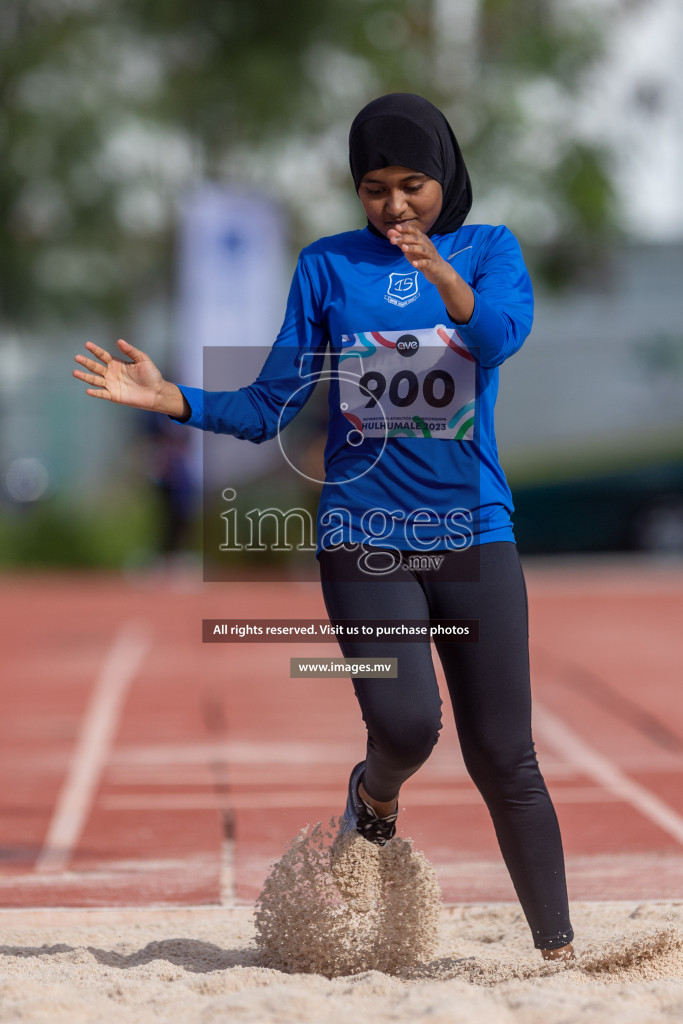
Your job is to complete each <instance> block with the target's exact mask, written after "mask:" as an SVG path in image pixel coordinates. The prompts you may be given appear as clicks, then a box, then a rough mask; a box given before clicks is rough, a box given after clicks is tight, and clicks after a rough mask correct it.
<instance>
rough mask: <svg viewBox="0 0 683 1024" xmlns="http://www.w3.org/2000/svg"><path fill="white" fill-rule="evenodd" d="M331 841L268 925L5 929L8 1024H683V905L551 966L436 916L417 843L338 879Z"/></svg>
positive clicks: (348, 858) (46, 915) (589, 933)
mask: <svg viewBox="0 0 683 1024" xmlns="http://www.w3.org/2000/svg"><path fill="white" fill-rule="evenodd" d="M329 840H330V835H329V833H327V834H325V832H324V830H322V829H321V828H320V827H316V828H313V829H308V830H304V832H303V833H302V834H301V835H300V836H299V837H298V838H297V840H295V842H294V843H293V844H292V845H291V846H290V848H289V850H288V851H287V852H286V853H285V855H284V856H283V858H282V859H281V861H280V862H279V864H278V865H277V866H276V870H274V871H273V873H272V874H271V884H270V886H266V887H264V891H263V893H262V897H261V900H260V901H259V905H258V907H257V913H258V915H259V916H258V918H255V913H254V908H252V907H239V908H222V907H204V908H185V909H181V908H178V909H172V910H171V909H161V908H159V909H147V910H145V909H142V910H137V909H136V910H133V909H129V910H125V909H112V910H103V909H92V910H61V911H59V910H57V911H55V910H27V911H20V910H5V911H0V1022H3V1024H4V1022H10V1021H11V1022H17V1021H22V1022H45V1024H48V1022H49V1024H86V1022H87V1024H109V1022H112V1024H114V1022H116V1024H119V1022H121V1021H125V1022H126V1024H152V1022H154V1024H165V1022H168V1024H171V1022H173V1024H178V1022H182V1024H195V1022H196V1024H200V1022H201V1024H219V1022H224V1021H226V1020H230V1021H231V1024H233V1022H236V1024H241V1022H245V1024H246V1022H249V1024H270V1022H273V1024H289V1022H291V1024H307V1022H311V1024H319V1022H320V1021H325V1024H348V1021H349V1020H350V1019H352V1020H353V1019H357V1020H366V1019H367V1020H375V1021H392V1022H403V1021H405V1022H411V1024H413V1022H414V1021H416V1020H423V1019H425V1020H429V1021H430V1024H471V1022H472V1021H473V1020H477V1021H482V1022H485V1024H547V1022H548V1021H560V1022H562V1021H565V1022H568V1021H574V1020H581V1022H582V1024H612V1022H616V1021H618V1022H619V1024H659V1022H662V1024H664V1022H668V1024H673V1022H678V1021H680V1020H683V945H682V942H681V934H682V932H683V901H681V902H666V903H664V902H662V903H656V902H654V903H635V902H634V903H623V902H621V903H599V904H598V903H583V904H581V903H574V904H573V905H572V918H573V923H574V927H575V930H576V934H577V938H576V941H575V948H576V951H577V954H578V958H577V960H576V961H575V962H573V963H569V964H567V963H557V962H556V963H551V962H545V961H543V960H542V959H541V958H540V955H539V954H538V953H537V952H536V951H535V950H534V949H533V948H532V947H531V941H530V935H529V930H528V927H527V924H526V922H525V920H524V918H523V916H522V913H521V911H520V908H519V906H518V905H517V904H494V905H485V904H473V905H470V906H455V907H453V906H451V907H442V906H441V905H440V900H439V894H438V889H437V888H436V887H435V883H434V877H433V872H432V870H431V868H430V866H429V864H428V863H427V862H426V861H425V859H424V858H423V857H422V855H421V854H419V853H417V852H416V851H414V850H413V848H412V844H411V843H410V841H409V840H402V841H400V842H396V841H395V840H394V841H392V843H389V844H388V845H387V846H386V847H385V848H384V849H382V850H379V851H377V849H374V850H372V851H370V852H369V854H367V856H366V853H367V851H366V850H365V849H364V848H362V847H361V848H359V847H357V846H355V845H354V844H353V843H349V844H348V845H347V844H344V846H343V847H342V848H341V850H337V854H339V855H340V856H341V860H340V861H339V862H338V863H336V864H335V861H334V859H333V860H331V859H330V848H329V846H330V844H329ZM362 842H363V843H365V840H362ZM366 845H369V844H366ZM397 880H401V881H402V882H403V889H404V890H407V891H403V892H398V891H397V889H400V888H401V887H397V886H396V885H395V884H393V883H395V882H396V881H397ZM340 881H341V888H342V889H343V890H344V893H343V898H340V886H339V882H340ZM345 901H346V902H345ZM350 904H353V906H351V905H350ZM344 907H346V915H345V912H344ZM352 935H355V937H356V940H357V941H355V942H352V941H351V936H352ZM316 936H317V937H316ZM411 936H412V939H413V941H412V943H411V942H409V941H407V940H408V939H409V938H410V937H411ZM307 937H308V940H309V941H308V945H307V946H306V948H303V947H302V945H301V942H302V940H306V938H307ZM311 937H313V938H314V941H311ZM416 949H418V950H419V951H420V956H416V955H415V950H416ZM367 965H370V967H369V969H368V966H367ZM345 972H346V973H345Z"/></svg>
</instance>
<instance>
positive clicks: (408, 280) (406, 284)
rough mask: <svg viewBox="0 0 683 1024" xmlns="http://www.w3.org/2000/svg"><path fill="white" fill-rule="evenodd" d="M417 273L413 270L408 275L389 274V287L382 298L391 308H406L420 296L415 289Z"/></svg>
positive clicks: (417, 289)
mask: <svg viewBox="0 0 683 1024" xmlns="http://www.w3.org/2000/svg"><path fill="white" fill-rule="evenodd" d="M417 275H418V271H417V270H413V271H412V272H411V273H410V274H389V287H388V288H387V293H386V295H385V296H384V298H385V299H386V300H387V302H390V303H391V304H392V306H401V307H403V306H407V305H408V304H409V303H410V302H415V299H416V298H417V297H418V295H419V294H420V290H419V288H418V287H417Z"/></svg>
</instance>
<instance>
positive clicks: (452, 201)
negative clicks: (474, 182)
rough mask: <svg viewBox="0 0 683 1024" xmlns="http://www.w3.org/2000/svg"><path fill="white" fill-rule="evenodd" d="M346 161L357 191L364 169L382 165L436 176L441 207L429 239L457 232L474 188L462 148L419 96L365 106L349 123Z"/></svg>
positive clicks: (384, 99)
mask: <svg viewBox="0 0 683 1024" xmlns="http://www.w3.org/2000/svg"><path fill="white" fill-rule="evenodd" d="M349 162H350V164H351V174H352V175H353V180H354V183H355V186H356V192H357V191H358V188H359V186H360V183H361V180H362V178H363V177H364V176H365V175H366V174H367V173H368V171H376V170H379V169H380V168H382V167H394V166H395V167H411V168H413V170H416V171H421V172H422V173H423V174H428V175H429V177H430V178H435V179H436V180H437V181H438V182H439V184H440V185H441V188H442V190H443V204H442V206H441V213H440V214H439V216H438V218H437V220H436V222H435V223H434V224H433V226H432V227H431V228H430V230H429V232H428V234H430V235H444V234H448V232H450V231H456V230H457V229H458V228H459V227H460V225H461V224H462V223H463V221H464V220H465V217H466V216H467V214H468V213H469V212H470V207H471V206H472V186H471V184H470V178H469V175H468V173H467V168H466V167H465V161H464V160H463V158H462V153H461V152H460V147H459V145H458V143H457V140H456V138H455V135H454V134H453V131H452V129H451V126H450V125H449V123H448V121H447V120H446V118H445V117H444V115H443V114H442V113H441V111H440V110H438V109H437V108H436V107H435V106H434V105H433V104H432V103H430V102H429V100H425V99H423V98H422V96H415V95H413V93H410V92H392V93H389V95H387V96H380V97H379V98H378V99H376V100H372V101H371V102H370V103H368V104H367V106H365V107H363V109H362V110H361V111H360V113H359V114H357V115H356V117H355V118H354V121H353V124H352V125H351V131H350V133H349ZM368 227H369V228H370V230H371V231H372V232H373V234H375V235H380V237H381V238H384V237H385V236H384V235H382V234H381V232H380V231H377V229H376V228H374V227H373V226H372V224H369V223H368Z"/></svg>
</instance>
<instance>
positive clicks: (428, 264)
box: [387, 221, 454, 288]
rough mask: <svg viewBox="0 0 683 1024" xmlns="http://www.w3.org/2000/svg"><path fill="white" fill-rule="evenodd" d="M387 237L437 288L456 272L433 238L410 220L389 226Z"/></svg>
mask: <svg viewBox="0 0 683 1024" xmlns="http://www.w3.org/2000/svg"><path fill="white" fill-rule="evenodd" d="M387 238H388V239H389V241H390V242H391V244H392V245H397V246H398V247H399V249H400V250H401V252H402V253H403V255H404V256H405V258H406V259H407V260H408V262H409V263H410V265H411V266H413V267H415V269H416V270H419V271H420V273H421V274H424V276H425V277H426V278H427V280H428V281H430V282H431V283H432V284H434V285H436V286H437V288H438V287H439V285H442V284H445V283H446V281H447V280H448V278H449V276H450V275H452V274H453V273H454V271H453V268H452V267H451V266H450V265H449V264H448V263H446V260H445V259H444V258H443V256H441V255H439V253H438V252H437V250H436V246H435V245H434V243H433V242H432V240H431V239H430V238H428V236H427V235H425V234H423V232H422V231H420V229H419V228H417V227H415V225H414V224H412V223H411V222H410V221H406V223H405V224H397V225H396V227H395V228H389V230H388V231H387Z"/></svg>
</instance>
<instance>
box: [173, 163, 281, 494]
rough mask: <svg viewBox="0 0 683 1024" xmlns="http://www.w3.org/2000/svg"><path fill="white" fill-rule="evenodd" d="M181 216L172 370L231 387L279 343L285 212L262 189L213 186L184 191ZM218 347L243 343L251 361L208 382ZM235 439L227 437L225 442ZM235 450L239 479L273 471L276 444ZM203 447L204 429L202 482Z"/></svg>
mask: <svg viewBox="0 0 683 1024" xmlns="http://www.w3.org/2000/svg"><path fill="white" fill-rule="evenodd" d="M180 216H181V221H180V248H179V265H178V317H177V324H178V333H177V337H176V338H175V343H174V351H173V356H172V360H173V366H172V367H171V369H170V373H171V376H172V379H174V380H176V381H177V382H178V383H179V384H186V385H189V386H191V387H199V388H201V387H206V388H207V389H208V390H211V391H223V390H225V391H229V390H233V389H235V388H237V387H241V386H243V385H245V384H248V383H251V381H252V380H253V379H254V378H255V377H256V376H257V375H258V372H259V370H260V369H261V366H262V363H263V353H264V350H265V351H267V350H268V349H269V348H270V346H271V345H272V343H273V342H274V341H275V338H276V337H277V333H278V331H279V329H280V325H281V323H282V319H283V317H284V311H285V302H286V297H287V286H288V272H287V266H288V258H287V257H288V253H287V244H286V241H287V240H286V220H285V216H284V213H283V211H282V209H281V208H280V207H279V206H278V205H277V204H276V203H274V202H273V201H272V200H270V199H268V198H267V197H266V196H263V195H260V194H259V193H257V192H251V191H249V190H246V189H242V188H235V187H230V186H223V185H217V184H209V183H206V184H203V185H200V186H198V187H197V188H195V189H194V190H193V191H192V192H190V193H189V194H188V195H187V196H186V198H185V200H184V202H183V204H182V206H181V215H180ZM216 345H219V346H226V345H227V346H233V345H234V346H240V349H241V352H242V357H243V361H244V362H245V365H244V366H243V367H241V370H242V371H243V372H241V373H240V378H241V379H240V380H239V381H231V380H222V379H211V380H209V381H204V380H203V365H204V360H203V350H204V348H209V347H213V346H216ZM250 351H253V353H254V359H253V365H251V360H249V353H250ZM247 362H248V363H250V365H246V363H247ZM194 435H196V436H194ZM229 440H230V439H228V438H223V439H222V443H223V445H224V446H225V445H226V443H229ZM229 447H230V464H231V475H232V478H233V479H234V480H236V481H239V480H242V479H248V478H250V477H254V476H258V475H261V474H262V473H265V472H267V470H268V467H269V466H270V465H271V464H272V462H273V460H274V459H276V458H277V448H272V447H271V446H267V448H263V447H261V446H256V445H253V444H249V443H246V442H240V443H239V444H238V443H237V442H233V443H232V444H230V445H229ZM201 450H202V438H201V433H200V432H199V431H193V445H192V462H193V465H194V468H195V472H196V476H197V479H198V476H199V466H200V465H201ZM206 469H207V470H210V467H209V466H207V467H206Z"/></svg>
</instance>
